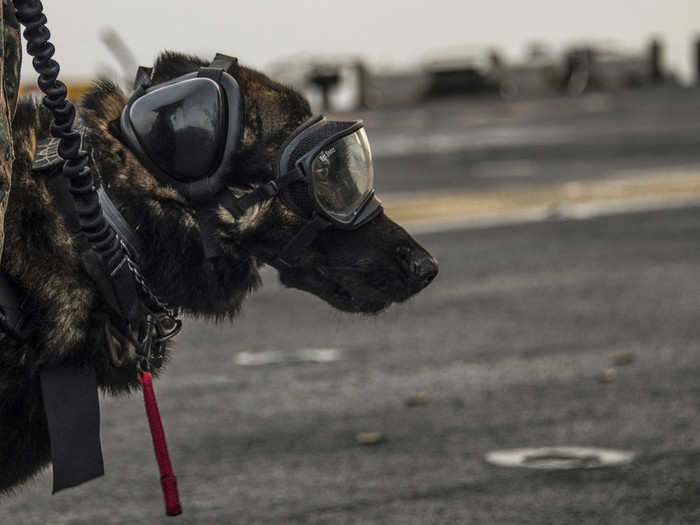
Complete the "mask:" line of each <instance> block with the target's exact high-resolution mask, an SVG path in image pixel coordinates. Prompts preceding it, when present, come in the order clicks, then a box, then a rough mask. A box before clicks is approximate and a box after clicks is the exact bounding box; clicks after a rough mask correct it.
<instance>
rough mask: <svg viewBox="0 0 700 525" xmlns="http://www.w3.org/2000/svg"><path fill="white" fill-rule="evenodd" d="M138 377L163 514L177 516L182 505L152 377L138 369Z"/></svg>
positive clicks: (180, 512)
mask: <svg viewBox="0 0 700 525" xmlns="http://www.w3.org/2000/svg"><path fill="white" fill-rule="evenodd" d="M138 379H139V383H141V390H142V391H143V401H144V404H145V405H146V416H147V417H148V426H149V427H150V428H151V438H152V439H153V450H154V451H155V454H156V461H157V462H158V470H159V471H160V485H161V488H162V489H163V499H164V500H165V514H166V515H168V516H177V515H179V514H182V506H181V505H180V495H179V494H178V491H177V478H176V477H175V473H174V472H173V466H172V464H171V463H170V454H169V453H168V444H167V443H166V441H165V430H164V429H163V422H162V421H161V419H160V411H159V410H158V402H157V401H156V394H155V392H154V391H153V377H152V375H151V373H150V372H146V371H140V372H139V374H138Z"/></svg>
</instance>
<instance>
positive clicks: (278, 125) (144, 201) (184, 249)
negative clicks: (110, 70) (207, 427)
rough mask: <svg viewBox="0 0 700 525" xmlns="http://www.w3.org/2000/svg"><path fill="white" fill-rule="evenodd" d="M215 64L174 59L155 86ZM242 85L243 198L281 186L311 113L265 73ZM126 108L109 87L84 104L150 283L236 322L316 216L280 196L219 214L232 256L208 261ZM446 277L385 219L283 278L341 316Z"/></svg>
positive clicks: (329, 232)
mask: <svg viewBox="0 0 700 525" xmlns="http://www.w3.org/2000/svg"><path fill="white" fill-rule="evenodd" d="M205 65H206V63H205V62H203V61H201V60H199V59H196V58H194V57H189V56H184V55H179V54H173V53H166V54H164V55H162V56H161V57H160V58H159V60H158V61H157V63H156V64H155V67H154V70H153V74H152V82H153V83H154V84H157V83H162V82H166V81H169V80H172V79H174V78H176V77H178V76H181V75H183V74H186V73H190V72H193V71H196V70H198V68H200V67H202V66H205ZM235 78H236V81H237V82H238V85H239V86H240V91H241V95H242V121H241V130H240V146H239V149H238V152H237V153H236V154H235V156H234V160H233V169H232V170H230V172H229V173H227V174H226V175H225V176H226V177H227V178H226V180H225V187H226V190H225V191H230V192H231V193H232V194H234V195H235V196H237V197H240V196H241V195H245V194H246V193H248V192H250V191H252V190H254V189H255V188H257V187H259V186H261V185H263V184H264V183H266V182H268V181H270V180H273V179H274V178H275V169H274V166H275V163H276V161H277V159H278V155H279V151H280V147H281V146H282V144H283V143H284V141H285V140H286V139H287V137H288V136H289V135H290V134H291V133H292V132H293V131H294V130H295V129H296V128H297V127H298V126H299V125H300V124H302V123H303V122H304V121H306V120H307V119H308V118H309V117H310V116H311V111H310V108H309V105H308V103H307V102H306V100H304V98H303V97H302V96H301V95H299V94H298V93H297V92H295V91H294V90H292V89H290V88H287V87H285V86H282V85H280V84H278V83H275V82H273V81H271V80H270V79H269V78H267V77H266V76H265V75H263V74H261V73H259V72H257V71H254V70H252V69H249V68H245V67H239V68H238V70H237V72H236V74H235ZM125 103H126V98H125V96H124V95H123V94H122V93H121V92H120V91H119V90H118V89H117V88H116V87H115V86H113V85H111V84H108V83H101V84H99V85H98V86H97V87H96V88H95V89H94V90H93V91H92V92H90V93H88V94H87V95H86V97H85V98H84V100H83V107H84V112H85V118H86V120H87V121H88V123H89V124H91V127H92V128H93V133H92V136H91V137H89V138H90V140H91V142H93V143H95V144H96V148H95V149H96V156H97V157H98V158H97V162H98V164H99V166H100V170H101V172H102V179H103V183H104V184H105V186H106V188H107V190H108V192H109V193H110V195H114V198H115V200H116V201H117V202H118V203H119V205H120V208H121V210H122V212H123V214H124V215H125V217H126V218H127V220H128V221H129V222H130V223H131V224H132V225H135V227H136V228H137V229H138V230H139V231H140V233H141V235H142V236H143V237H144V238H145V239H144V240H145V241H146V252H147V253H145V254H143V256H144V261H145V262H144V271H145V272H146V274H147V277H148V278H149V279H150V280H151V281H152V283H153V287H154V288H155V290H156V291H157V292H158V293H160V294H162V295H163V296H164V297H165V298H166V300H169V301H170V302H171V303H173V304H176V305H178V306H181V307H183V308H184V309H186V310H188V311H190V312H191V313H195V314H211V315H226V314H232V313H234V312H235V311H236V310H237V309H238V307H239V306H240V303H241V301H242V299H243V297H244V296H245V295H246V294H247V293H248V292H249V291H250V290H251V289H253V288H254V287H255V286H256V285H257V283H258V282H259V275H258V269H259V267H260V266H261V264H263V263H271V262H272V261H274V260H275V259H276V258H277V256H278V255H279V253H280V251H281V250H282V248H283V247H284V246H286V245H287V243H288V242H289V241H290V240H291V239H292V238H293V237H294V236H295V235H296V234H297V233H298V232H299V231H300V230H301V229H302V228H303V227H304V226H305V225H306V224H307V223H308V221H309V220H310V219H309V218H308V217H306V216H303V215H301V214H299V213H297V212H296V211H294V210H293V209H291V208H290V207H289V206H287V205H286V204H285V203H284V202H283V200H282V199H280V198H277V197H275V198H272V199H269V200H264V201H262V202H260V203H258V204H256V205H255V206H252V207H251V208H250V209H248V210H247V211H246V213H245V214H244V215H243V216H242V217H240V218H234V217H233V216H232V215H231V213H229V212H228V211H226V210H225V209H224V208H223V207H220V208H219V209H218V210H217V216H216V225H215V226H216V228H215V229H216V231H217V236H218V242H219V244H220V247H221V251H222V252H223V256H221V257H218V258H216V259H213V260H207V259H206V258H205V257H204V253H203V249H202V242H201V231H200V226H199V223H198V217H197V214H196V212H195V205H194V203H193V202H190V200H189V199H188V198H187V197H186V196H183V195H182V194H181V193H180V192H178V191H177V190H175V189H174V188H172V187H168V186H167V185H166V184H163V183H162V182H160V181H159V179H158V178H157V177H156V176H155V174H153V173H151V172H149V171H148V170H147V169H146V168H145V167H144V166H143V165H141V163H140V162H139V161H138V160H137V158H136V156H134V155H133V152H131V151H129V149H128V148H127V147H126V146H125V144H124V140H123V139H124V136H123V132H122V130H120V128H119V126H118V124H117V122H118V119H119V114H120V112H121V110H122V108H123V107H124V105H125ZM193 153H194V154H196V152H193ZM437 271H438V267H437V263H436V262H435V260H434V259H433V258H432V257H431V256H430V254H429V253H428V252H427V251H426V250H425V249H423V248H422V247H421V246H420V245H419V244H418V243H417V242H416V241H415V240H414V239H413V238H412V237H411V236H410V235H409V234H408V233H406V231H405V230H403V229H402V228H401V227H400V226H399V225H397V224H396V223H394V222H393V221H392V220H391V219H389V218H388V217H387V216H386V215H384V213H380V214H379V215H378V216H376V217H375V218H373V219H372V220H371V221H370V222H368V223H366V224H365V225H363V226H362V227H360V228H358V229H354V230H343V229H339V228H333V227H331V228H328V229H326V230H324V231H322V232H321V233H319V234H318V235H317V236H316V237H315V238H314V240H313V242H311V243H310V244H309V245H308V247H306V248H305V249H304V250H303V251H302V253H301V254H300V255H299V257H298V258H296V259H295V262H294V264H293V265H292V266H290V267H287V268H283V269H281V270H280V279H281V281H282V283H283V284H284V285H286V286H289V287H293V288H298V289H300V290H304V291H307V292H310V293H313V294H314V295H317V296H318V297H321V298H322V299H324V300H325V301H327V302H328V303H330V304H331V305H332V306H334V307H336V308H338V309H341V310H345V311H350V312H365V313H373V312H378V311H380V310H382V309H383V308H385V307H387V306H388V305H390V304H391V303H393V302H400V301H403V300H405V299H407V298H409V297H411V296H412V295H414V294H415V293H417V292H418V291H420V290H421V289H423V288H424V287H425V286H427V284H428V283H429V282H430V281H431V280H432V279H433V278H434V277H435V275H436V274H437Z"/></svg>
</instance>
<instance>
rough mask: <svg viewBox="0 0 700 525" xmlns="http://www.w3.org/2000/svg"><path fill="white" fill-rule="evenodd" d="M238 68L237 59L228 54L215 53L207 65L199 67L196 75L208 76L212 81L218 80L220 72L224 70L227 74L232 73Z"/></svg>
mask: <svg viewBox="0 0 700 525" xmlns="http://www.w3.org/2000/svg"><path fill="white" fill-rule="evenodd" d="M237 69H238V59H237V58H233V57H230V56H228V55H222V54H221V53H217V54H216V56H215V57H214V60H212V61H211V64H209V65H208V66H204V67H200V68H199V73H197V76H198V77H204V78H210V79H212V80H213V81H214V82H217V83H218V82H219V80H220V79H221V73H223V72H224V71H225V72H226V73H228V74H229V75H233V74H234V73H235V72H236V70H237Z"/></svg>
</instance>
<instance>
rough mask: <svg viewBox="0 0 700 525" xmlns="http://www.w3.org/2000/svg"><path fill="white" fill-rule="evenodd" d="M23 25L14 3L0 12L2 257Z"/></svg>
mask: <svg viewBox="0 0 700 525" xmlns="http://www.w3.org/2000/svg"><path fill="white" fill-rule="evenodd" d="M20 38H21V37H20V31H19V24H18V23H17V19H16V18H15V10H14V7H13V5H12V2H11V1H10V0H2V9H1V10H0V255H1V254H2V247H3V245H4V241H5V229H4V225H3V223H4V218H5V209H6V208H7V199H8V197H9V193H10V181H11V180H12V163H13V161H14V154H13V150H12V117H13V115H14V113H15V108H16V107H17V96H18V95H19V70H20V63H21V60H22V47H21V41H20Z"/></svg>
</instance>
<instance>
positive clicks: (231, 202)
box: [218, 169, 302, 219]
mask: <svg viewBox="0 0 700 525" xmlns="http://www.w3.org/2000/svg"><path fill="white" fill-rule="evenodd" d="M301 177H302V175H301V173H300V172H299V170H296V169H294V170H291V171H288V172H287V173H285V174H284V175H282V176H281V177H278V178H277V179H275V180H271V181H268V182H266V183H265V184H263V185H262V186H258V187H257V188H255V189H254V190H253V191H251V192H249V193H246V194H245V195H244V196H243V197H238V198H236V197H234V196H233V194H232V193H231V192H230V191H229V190H227V189H225V190H224V191H222V192H221V194H220V195H219V196H218V201H219V204H221V205H222V206H223V207H224V208H226V209H227V210H228V211H229V212H230V213H231V215H233V216H234V217H235V218H236V219H240V218H241V217H242V216H243V214H245V212H246V210H247V209H248V208H250V207H252V206H254V205H256V204H257V203H259V202H262V201H266V200H268V199H271V198H272V197H274V196H275V195H277V194H278V193H279V192H280V191H281V190H282V189H283V188H285V187H286V186H289V185H290V184H291V183H292V182H294V181H297V180H299V179H300V178H301Z"/></svg>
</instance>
